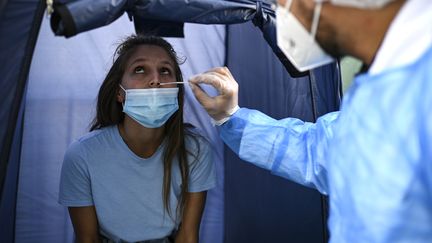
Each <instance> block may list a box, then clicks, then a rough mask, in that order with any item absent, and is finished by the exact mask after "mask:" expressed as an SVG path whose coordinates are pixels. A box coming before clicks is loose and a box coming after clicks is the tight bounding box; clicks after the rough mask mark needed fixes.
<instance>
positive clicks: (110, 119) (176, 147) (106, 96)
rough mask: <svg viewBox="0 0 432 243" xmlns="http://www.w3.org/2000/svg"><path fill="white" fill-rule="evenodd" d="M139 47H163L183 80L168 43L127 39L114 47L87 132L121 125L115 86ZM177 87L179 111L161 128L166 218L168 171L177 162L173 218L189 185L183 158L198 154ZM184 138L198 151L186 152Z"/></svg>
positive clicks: (136, 37) (179, 212)
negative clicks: (177, 195) (177, 194)
mask: <svg viewBox="0 0 432 243" xmlns="http://www.w3.org/2000/svg"><path fill="white" fill-rule="evenodd" d="M141 45H151V46H158V47H161V48H163V49H164V50H165V51H166V52H167V54H168V56H169V57H170V58H171V59H172V61H173V62H174V64H175V65H174V69H175V70H174V71H175V76H176V81H178V82H182V81H183V76H182V72H181V70H180V66H179V65H180V64H181V63H182V60H180V59H179V58H178V56H177V54H176V52H175V51H174V49H173V47H172V46H171V44H170V43H168V42H167V41H165V40H164V39H162V38H160V37H156V36H143V35H132V36H129V37H127V38H126V39H125V40H124V41H123V42H122V43H121V44H120V45H119V46H118V47H117V49H116V51H115V54H114V57H113V58H114V60H113V62H114V63H113V65H112V67H111V69H110V70H109V72H108V74H107V76H106V77H105V80H104V81H103V83H102V85H101V87H100V90H99V94H98V99H97V108H96V117H95V118H94V120H93V122H92V124H91V128H90V131H93V130H96V129H100V128H103V127H106V126H112V125H117V124H120V123H122V122H123V120H124V116H125V115H124V113H123V111H122V110H123V109H122V104H121V103H120V102H118V100H117V99H116V96H117V94H118V92H119V84H120V82H121V80H122V76H123V74H124V72H125V69H126V63H127V62H128V60H129V58H130V57H131V56H132V54H133V53H134V51H135V50H136V49H137V48H138V47H139V46H141ZM178 88H179V92H178V105H179V109H178V110H177V111H176V112H175V113H174V114H173V115H172V116H171V117H170V118H169V119H168V121H167V122H166V123H165V125H164V126H165V129H164V131H165V133H164V136H165V139H166V141H167V146H166V147H165V151H164V157H163V164H164V177H163V188H162V195H163V202H164V207H165V209H166V210H167V212H168V214H169V215H170V216H172V214H171V212H170V211H171V210H170V207H169V198H170V189H171V174H172V173H171V168H172V164H173V162H174V159H175V158H177V159H178V166H179V168H180V173H181V178H182V183H181V193H180V198H179V203H178V205H177V210H176V211H177V215H176V216H181V215H182V214H183V209H184V206H185V196H186V193H187V190H188V186H189V166H190V164H189V163H188V156H187V155H188V154H189V155H192V156H191V158H194V160H196V158H197V157H198V154H199V153H200V151H199V143H198V142H197V139H196V138H195V136H196V134H193V133H192V132H191V129H188V126H186V125H185V124H183V102H184V98H183V96H184V87H183V85H179V86H178ZM185 135H187V136H190V137H191V138H192V139H191V141H194V142H196V144H197V146H196V147H197V148H198V149H197V151H193V153H191V152H189V151H187V149H186V147H185ZM189 162H191V161H189ZM192 162H194V161H192ZM143 193H145V192H143Z"/></svg>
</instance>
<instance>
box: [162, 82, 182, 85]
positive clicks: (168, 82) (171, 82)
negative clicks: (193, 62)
mask: <svg viewBox="0 0 432 243" xmlns="http://www.w3.org/2000/svg"><path fill="white" fill-rule="evenodd" d="M185 83H187V82H168V83H158V85H168V84H185Z"/></svg>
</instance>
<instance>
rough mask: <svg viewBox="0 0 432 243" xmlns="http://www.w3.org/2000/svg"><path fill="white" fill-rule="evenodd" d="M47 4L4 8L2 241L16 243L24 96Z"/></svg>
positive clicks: (0, 22) (0, 54)
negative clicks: (15, 231)
mask: <svg viewBox="0 0 432 243" xmlns="http://www.w3.org/2000/svg"><path fill="white" fill-rule="evenodd" d="M44 6H45V4H44V2H43V1H36V0H34V1H27V2H26V3H25V4H23V3H22V2H21V1H17V0H15V1H14V0H11V1H3V2H2V4H1V9H0V11H1V12H0V14H1V15H0V58H1V59H0V75H1V77H2V78H1V79H0V87H2V89H1V90H0V97H1V100H0V101H1V102H0V149H1V150H0V242H13V241H14V229H15V205H16V204H15V203H16V192H17V190H16V189H17V183H18V177H19V168H20V163H19V162H20V151H21V138H22V137H21V135H22V133H21V131H22V130H21V129H22V120H23V107H24V102H23V97H25V95H24V94H25V87H26V82H27V77H28V71H29V67H30V63H31V59H32V53H33V50H34V45H35V42H36V39H37V36H38V30H39V25H40V22H41V19H42V16H43V11H44V8H45V7H44Z"/></svg>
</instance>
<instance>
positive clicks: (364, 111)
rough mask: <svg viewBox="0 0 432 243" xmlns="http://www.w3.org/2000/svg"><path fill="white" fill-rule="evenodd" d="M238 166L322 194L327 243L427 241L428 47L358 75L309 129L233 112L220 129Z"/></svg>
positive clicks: (430, 164)
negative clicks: (402, 62)
mask: <svg viewBox="0 0 432 243" xmlns="http://www.w3.org/2000/svg"><path fill="white" fill-rule="evenodd" d="M221 137H222V139H223V140H224V142H225V143H226V144H227V145H228V146H229V147H230V148H231V149H232V150H233V151H234V152H236V153H237V154H238V155H239V156H240V158H241V159H243V160H246V161H249V162H251V163H253V164H255V165H257V166H259V167H262V168H264V169H267V170H270V171H271V172H272V173H274V174H276V175H279V176H282V177H285V178H287V179H290V180H292V181H295V182H297V183H300V184H302V185H305V186H309V187H312V188H315V189H317V190H319V191H320V192H321V193H323V194H327V195H329V200H330V217H329V228H330V241H331V242H338V243H339V242H367V243H370V242H389V243H395V242H409V243H413V242H432V48H429V50H428V51H427V52H425V54H424V55H423V56H422V57H421V58H419V59H418V60H417V61H416V62H415V63H412V64H410V65H408V66H404V67H401V68H397V69H392V70H388V71H385V72H383V73H381V74H379V75H375V76H370V75H368V74H365V75H362V76H358V77H357V78H356V79H355V81H354V85H353V86H352V87H351V89H350V90H349V92H348V94H347V95H346V96H345V97H344V100H343V103H342V107H341V110H340V111H339V112H333V113H329V114H327V115H324V116H322V117H320V118H319V119H318V120H317V122H316V123H307V122H302V121H300V120H298V119H294V118H286V119H283V120H274V119H272V118H270V117H268V116H266V115H265V114H263V113H260V112H258V111H255V110H249V109H245V108H241V109H240V110H238V111H237V112H236V113H235V114H234V115H233V116H232V117H231V119H230V120H228V121H227V122H226V123H225V124H223V125H222V126H221Z"/></svg>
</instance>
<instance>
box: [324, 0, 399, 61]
mask: <svg viewBox="0 0 432 243" xmlns="http://www.w3.org/2000/svg"><path fill="white" fill-rule="evenodd" d="M404 2H405V1H404V0H397V1H394V2H392V3H390V4H388V5H387V6H385V7H384V8H382V9H379V10H360V9H354V8H340V7H334V6H330V7H329V8H328V9H327V10H326V11H323V14H322V16H321V18H322V19H323V22H325V23H326V24H328V25H333V26H329V28H331V29H333V30H334V38H336V40H335V41H336V45H337V49H338V52H339V53H338V55H350V56H354V57H357V58H359V59H360V60H362V61H363V62H364V63H365V64H366V65H368V66H369V65H370V64H371V63H372V62H373V59H374V57H375V55H376V53H377V51H378V49H379V47H380V45H381V43H382V42H383V40H384V37H385V34H386V32H387V30H388V28H389V26H390V23H391V22H392V20H393V19H394V18H395V16H396V14H397V13H398V11H399V10H400V8H401V7H402V5H403V3H404ZM327 5H328V4H327Z"/></svg>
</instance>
